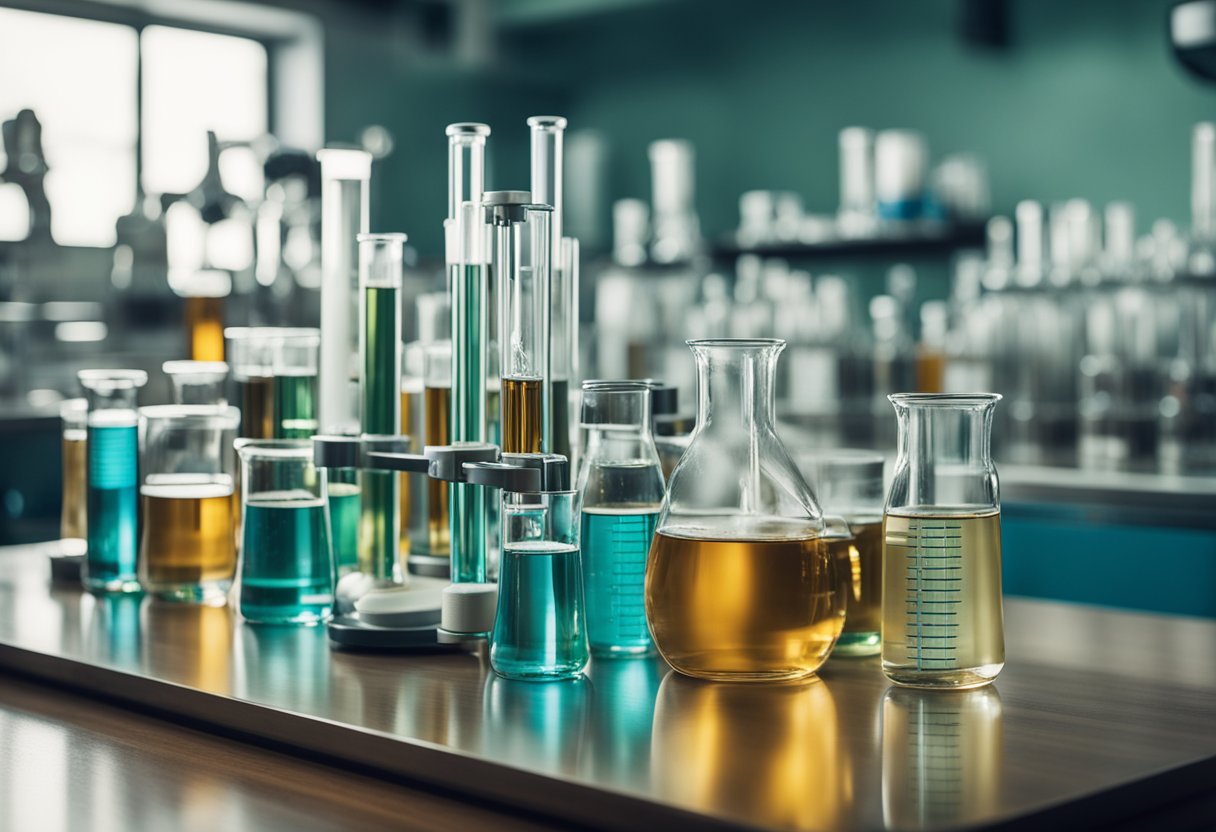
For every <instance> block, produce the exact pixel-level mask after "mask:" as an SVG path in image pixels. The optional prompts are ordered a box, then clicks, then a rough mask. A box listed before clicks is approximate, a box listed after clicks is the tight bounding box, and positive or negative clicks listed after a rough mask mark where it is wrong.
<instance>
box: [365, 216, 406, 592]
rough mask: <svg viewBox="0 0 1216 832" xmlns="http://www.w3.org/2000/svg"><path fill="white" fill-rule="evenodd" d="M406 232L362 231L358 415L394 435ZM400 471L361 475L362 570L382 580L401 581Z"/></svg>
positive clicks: (373, 432)
mask: <svg viewBox="0 0 1216 832" xmlns="http://www.w3.org/2000/svg"><path fill="white" fill-rule="evenodd" d="M405 239H406V237H405V235H404V234H360V235H359V237H358V241H359V287H360V302H359V316H360V326H359V333H358V341H359V355H360V359H361V364H362V372H361V374H360V376H359V378H360V382H361V383H360V386H359V389H360V393H361V397H360V408H359V420H360V424H361V426H362V429H363V434H364V435H368V436H395V435H396V434H397V431H398V429H399V426H400V424H401V302H400V294H401V274H402V268H403V258H404V246H405ZM398 478H399V477H398V475H397V474H396V473H394V472H389V471H371V470H366V469H365V470H363V471H362V472H360V474H359V487H360V490H361V499H362V506H361V508H362V513H361V515H360V525H359V560H360V564H361V571H362V572H364V573H365V574H368V575H370V576H372V577H373V578H374V579H375V580H376V581H377V583H379V584H382V585H387V584H399V583H401V581H402V579H403V576H402V571H401V563H400V545H401V525H400V524H401V516H400V514H399V513H398V509H399V505H398V499H399V498H398V482H397V480H398Z"/></svg>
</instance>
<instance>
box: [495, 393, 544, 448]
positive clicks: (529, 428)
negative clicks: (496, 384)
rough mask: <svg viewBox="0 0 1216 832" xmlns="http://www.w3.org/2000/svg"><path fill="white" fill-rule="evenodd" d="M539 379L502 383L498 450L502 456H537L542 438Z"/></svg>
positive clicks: (542, 424) (542, 423)
mask: <svg viewBox="0 0 1216 832" xmlns="http://www.w3.org/2000/svg"><path fill="white" fill-rule="evenodd" d="M541 387H542V382H541V379H539V378H504V379H503V380H502V451H503V453H506V454H535V453H540V452H541V451H542V450H543V448H542V441H543V437H544V422H543V420H542V412H541V396H542V391H541Z"/></svg>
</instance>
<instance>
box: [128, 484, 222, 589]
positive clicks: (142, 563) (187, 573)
mask: <svg viewBox="0 0 1216 832" xmlns="http://www.w3.org/2000/svg"><path fill="white" fill-rule="evenodd" d="M232 493H233V491H232V481H231V480H230V479H227V478H224V479H223V480H222V481H220V480H218V479H212V480H207V479H201V478H199V477H193V478H191V477H190V475H182V476H181V477H178V476H167V477H165V478H164V479H163V480H160V481H151V482H149V483H147V484H145V485H143V486H142V487H141V488H140V498H141V501H142V508H143V518H142V523H143V531H142V534H141V536H140V551H139V579H140V583H142V584H143V586H144V588H145V589H146V590H147V591H149V592H152V593H154V594H165V595H174V596H178V595H180V596H183V597H188V596H193V595H196V594H197V595H199V596H200V597H202V596H207V595H208V594H211V595H216V594H220V593H222V592H223V591H224V590H226V589H227V585H228V584H229V583H230V582H231V580H232V575H233V572H234V571H235V570H236V535H235V531H234V528H233V526H234V522H235V520H234V517H233V513H232ZM195 587H203V589H202V590H200V591H199V592H195V591H194V589H193V588H195ZM220 597H221V598H222V594H221V595H220Z"/></svg>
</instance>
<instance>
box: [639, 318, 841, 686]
mask: <svg viewBox="0 0 1216 832" xmlns="http://www.w3.org/2000/svg"><path fill="white" fill-rule="evenodd" d="M688 344H689V346H690V347H691V348H692V351H693V354H694V355H695V356H696V361H697V428H696V432H695V433H694V434H693V437H692V441H691V442H690V444H689V446H688V450H687V451H685V453H684V455H683V456H682V457H681V459H680V462H679V464H678V465H676V468H675V470H674V471H673V472H672V475H671V483H670V486H669V488H668V492H667V499H666V500H665V501H664V503H663V507H662V510H661V511H660V513H659V520H658V527H657V531H656V534H655V538H654V543H653V545H652V546H651V549H650V557H649V561H648V563H647V571H646V617H647V619H648V620H649V622H650V630H651V633H652V634H653V636H654V640H655V645H656V646H657V647H658V649H659V652H660V653H662V654H663V657H664V658H665V659H666V660H667V661H668V663H669V664H671V666H672V667H674V668H675V669H676V670H678V671H680V672H681V673H685V674H687V675H689V676H697V677H701V678H706V679H716V680H720V681H774V680H782V679H800V678H804V677H806V676H810V675H811V674H812V673H814V672H815V671H816V670H817V669H818V668H819V666H820V665H822V664H823V662H824V660H825V659H826V658H827V657H828V654H829V653H830V652H831V650H832V646H833V645H834V644H835V643H836V639H837V638H838V637H839V636H840V631H841V628H842V626H843V624H844V619H843V617H841V616H840V615H839V606H840V600H839V599H838V598H837V597H836V596H837V591H836V570H835V569H834V568H833V566H832V562H831V559H830V555H829V554H828V550H827V546H826V545H825V543H824V541H823V540H822V535H823V531H824V524H823V517H822V515H821V513H820V511H819V506H818V505H817V504H816V502H815V498H814V496H813V495H812V494H811V490H810V488H809V487H808V486H807V484H806V481H805V480H804V479H803V478H802V474H800V473H799V472H798V468H797V467H796V466H795V465H794V463H793V462H792V461H791V460H790V456H789V453H788V452H787V451H786V449H785V446H784V445H783V444H782V443H781V440H780V439H778V438H777V434H776V433H775V432H774V418H773V410H774V395H773V380H774V373H775V368H776V363H777V356H778V355H779V354H780V352H781V350H782V349H783V348H784V347H785V342H784V341H781V340H776V339H735V338H724V339H713V340H704V341H689V342H688Z"/></svg>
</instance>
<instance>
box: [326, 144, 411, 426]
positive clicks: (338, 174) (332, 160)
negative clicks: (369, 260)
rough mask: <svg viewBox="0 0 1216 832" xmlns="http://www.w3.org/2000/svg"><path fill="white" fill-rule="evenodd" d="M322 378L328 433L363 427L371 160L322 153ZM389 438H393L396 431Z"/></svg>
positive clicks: (360, 154)
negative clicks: (363, 268)
mask: <svg viewBox="0 0 1216 832" xmlns="http://www.w3.org/2000/svg"><path fill="white" fill-rule="evenodd" d="M317 161H319V162H320V163H321V362H320V363H321V367H320V370H321V373H320V411H319V415H318V420H319V423H320V427H321V429H322V432H324V433H355V432H357V430H358V426H359V411H358V402H359V395H358V393H357V389H358V384H359V364H358V361H359V358H358V356H359V317H358V316H359V308H360V307H359V303H358V302H357V301H356V296H357V293H358V287H359V278H358V272H359V268H358V264H359V255H358V245H357V237H358V235H359V234H362V233H365V232H366V231H367V229H368V220H367V216H368V187H367V186H368V181H369V180H370V179H371V168H372V155H371V154H370V153H367V152H365V151H362V150H321V151H319V152H318V153H317ZM388 432H389V433H395V432H396V429H395V428H394V429H393V430H391V431H388Z"/></svg>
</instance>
